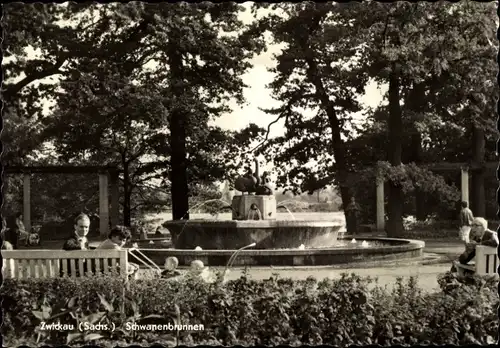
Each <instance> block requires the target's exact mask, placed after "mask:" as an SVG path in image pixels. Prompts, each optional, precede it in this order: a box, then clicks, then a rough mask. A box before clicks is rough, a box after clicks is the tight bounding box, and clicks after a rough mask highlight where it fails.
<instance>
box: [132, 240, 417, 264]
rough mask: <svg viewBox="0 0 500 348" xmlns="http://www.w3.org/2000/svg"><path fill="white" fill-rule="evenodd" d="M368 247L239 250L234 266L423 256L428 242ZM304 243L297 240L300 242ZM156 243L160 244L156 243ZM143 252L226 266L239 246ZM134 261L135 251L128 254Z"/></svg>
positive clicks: (392, 242)
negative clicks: (232, 247) (216, 248)
mask: <svg viewBox="0 0 500 348" xmlns="http://www.w3.org/2000/svg"><path fill="white" fill-rule="evenodd" d="M364 240H366V241H367V242H368V246H367V247H363V246H361V241H358V243H356V244H352V243H350V239H341V240H339V242H340V243H341V244H342V245H341V246H337V247H327V248H314V247H313V248H306V249H303V250H302V249H298V247H295V248H274V249H265V250H262V249H260V250H254V249H246V250H243V251H241V252H240V253H238V257H236V259H235V261H234V263H233V265H234V266H326V265H338V264H351V263H362V262H366V261H392V260H407V259H415V258H419V257H423V249H424V247H425V243H424V242H423V241H418V240H410V239H395V238H364ZM299 244H301V243H298V242H297V243H296V244H295V245H296V246H297V245H299ZM155 247H157V245H155ZM140 250H141V252H143V253H144V254H145V255H146V256H147V257H149V258H150V259H151V260H153V261H154V262H155V263H156V264H158V265H163V264H164V262H165V258H167V257H169V256H175V257H177V258H178V259H179V264H180V265H186V266H187V265H189V264H190V263H191V261H193V260H201V261H203V263H204V264H205V265H207V266H225V265H226V264H227V262H228V261H229V258H230V257H231V255H233V253H234V252H235V251H236V250H234V249H233V250H205V249H203V250H199V251H198V250H185V249H184V250H183V249H160V248H158V249H156V248H149V246H148V245H146V244H142V243H141V246H140ZM129 259H130V261H132V262H134V257H133V255H130V256H129Z"/></svg>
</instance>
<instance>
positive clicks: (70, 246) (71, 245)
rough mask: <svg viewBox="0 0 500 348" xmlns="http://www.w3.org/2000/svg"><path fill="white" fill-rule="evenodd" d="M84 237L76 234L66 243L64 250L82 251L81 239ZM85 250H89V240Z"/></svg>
mask: <svg viewBox="0 0 500 348" xmlns="http://www.w3.org/2000/svg"><path fill="white" fill-rule="evenodd" d="M81 238H82V237H80V236H78V235H77V234H76V233H75V234H74V235H73V236H71V237H70V238H69V239H67V240H66V242H64V245H63V250H68V251H69V250H82V247H81V245H80V239H81ZM85 248H87V249H88V248H89V242H88V240H87V241H86V242H85Z"/></svg>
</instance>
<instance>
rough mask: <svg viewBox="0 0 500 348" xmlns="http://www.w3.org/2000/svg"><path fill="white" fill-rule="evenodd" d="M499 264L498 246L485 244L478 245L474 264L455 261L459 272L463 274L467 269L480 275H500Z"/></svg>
mask: <svg viewBox="0 0 500 348" xmlns="http://www.w3.org/2000/svg"><path fill="white" fill-rule="evenodd" d="M499 264H500V262H499V259H498V254H497V248H493V247H489V246H484V245H478V246H476V257H475V258H474V264H473V265H472V264H471V265H462V264H460V263H459V262H458V261H456V262H454V265H455V267H456V268H457V272H458V274H459V275H461V276H463V275H465V273H466V272H467V271H468V272H472V273H475V274H477V275H480V276H498V273H497V269H498V265H499Z"/></svg>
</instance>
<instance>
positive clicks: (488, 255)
mask: <svg viewBox="0 0 500 348" xmlns="http://www.w3.org/2000/svg"><path fill="white" fill-rule="evenodd" d="M498 265H499V262H498V254H497V248H493V247H488V246H484V245H478V246H476V273H477V274H478V275H497V269H498Z"/></svg>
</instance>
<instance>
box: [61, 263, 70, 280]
mask: <svg viewBox="0 0 500 348" xmlns="http://www.w3.org/2000/svg"><path fill="white" fill-rule="evenodd" d="M61 263H62V271H63V276H65V277H69V273H68V260H66V259H64V260H61Z"/></svg>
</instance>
